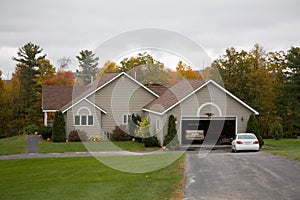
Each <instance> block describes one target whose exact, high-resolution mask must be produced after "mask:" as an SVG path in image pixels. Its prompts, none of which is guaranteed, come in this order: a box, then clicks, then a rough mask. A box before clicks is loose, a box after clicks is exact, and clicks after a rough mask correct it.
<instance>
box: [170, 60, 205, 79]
mask: <svg viewBox="0 0 300 200" xmlns="http://www.w3.org/2000/svg"><path fill="white" fill-rule="evenodd" d="M176 72H177V73H179V74H180V75H181V76H182V77H183V78H186V79H189V78H202V77H203V76H202V74H199V73H197V72H196V71H194V70H193V69H192V68H191V66H188V65H186V64H185V63H183V62H182V61H181V60H180V61H179V62H178V64H177V66H176Z"/></svg>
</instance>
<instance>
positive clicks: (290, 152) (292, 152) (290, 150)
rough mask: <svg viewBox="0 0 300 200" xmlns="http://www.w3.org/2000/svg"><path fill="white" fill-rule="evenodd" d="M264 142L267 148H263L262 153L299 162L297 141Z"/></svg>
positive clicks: (299, 150)
mask: <svg viewBox="0 0 300 200" xmlns="http://www.w3.org/2000/svg"><path fill="white" fill-rule="evenodd" d="M264 141H265V146H267V148H263V149H262V151H264V152H269V153H272V154H276V155H282V156H286V157H289V158H292V159H295V160H299V161H300V140H299V139H279V140H274V139H265V140H264Z"/></svg>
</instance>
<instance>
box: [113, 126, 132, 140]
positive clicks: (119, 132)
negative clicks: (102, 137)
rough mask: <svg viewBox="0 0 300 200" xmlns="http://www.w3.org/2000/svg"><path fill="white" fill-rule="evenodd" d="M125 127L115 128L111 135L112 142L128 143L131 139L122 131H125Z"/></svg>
mask: <svg viewBox="0 0 300 200" xmlns="http://www.w3.org/2000/svg"><path fill="white" fill-rule="evenodd" d="M125 128H126V127H125V126H122V125H121V126H116V127H115V129H114V130H113V132H112V134H111V138H110V139H111V140H112V141H129V140H130V139H131V137H130V135H128V134H127V133H125V132H124V131H123V130H126V129H125Z"/></svg>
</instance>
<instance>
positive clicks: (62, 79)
mask: <svg viewBox="0 0 300 200" xmlns="http://www.w3.org/2000/svg"><path fill="white" fill-rule="evenodd" d="M74 83H75V77H74V75H73V72H71V71H59V72H57V73H56V74H55V75H52V76H46V77H45V78H44V83H43V85H60V86H73V85H74Z"/></svg>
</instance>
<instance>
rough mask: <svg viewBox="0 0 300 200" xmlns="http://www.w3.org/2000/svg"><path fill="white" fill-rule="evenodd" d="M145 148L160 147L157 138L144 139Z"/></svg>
mask: <svg viewBox="0 0 300 200" xmlns="http://www.w3.org/2000/svg"><path fill="white" fill-rule="evenodd" d="M143 142H144V145H145V147H160V145H159V141H158V139H157V137H155V136H153V137H148V138H144V139H143Z"/></svg>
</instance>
